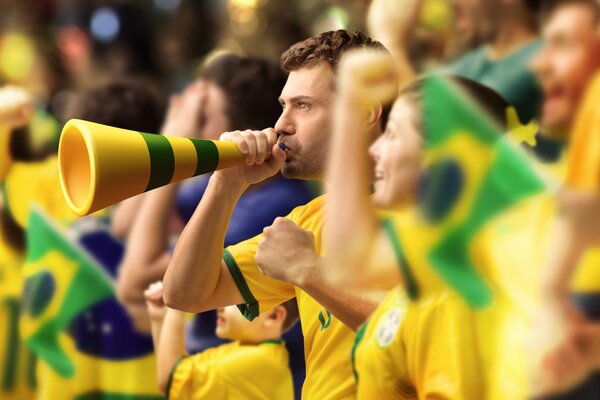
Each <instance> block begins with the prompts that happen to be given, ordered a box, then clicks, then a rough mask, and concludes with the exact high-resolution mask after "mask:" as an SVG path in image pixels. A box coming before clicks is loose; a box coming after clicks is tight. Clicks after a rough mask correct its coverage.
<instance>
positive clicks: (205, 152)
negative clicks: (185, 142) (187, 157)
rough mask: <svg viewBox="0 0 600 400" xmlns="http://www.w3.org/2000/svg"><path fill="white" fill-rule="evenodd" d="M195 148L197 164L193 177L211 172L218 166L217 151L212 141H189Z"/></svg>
mask: <svg viewBox="0 0 600 400" xmlns="http://www.w3.org/2000/svg"><path fill="white" fill-rule="evenodd" d="M189 140H190V142H192V144H193V145H194V147H195V148H196V157H198V164H197V166H196V172H195V175H202V174H205V173H207V172H212V171H214V170H216V169H217V166H218V165H219V150H218V149H217V145H216V144H215V143H214V142H213V141H212V140H200V139H189Z"/></svg>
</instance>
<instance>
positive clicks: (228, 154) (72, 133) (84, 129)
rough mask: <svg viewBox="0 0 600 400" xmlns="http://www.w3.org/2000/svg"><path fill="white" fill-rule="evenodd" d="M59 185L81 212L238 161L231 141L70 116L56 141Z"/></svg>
mask: <svg viewBox="0 0 600 400" xmlns="http://www.w3.org/2000/svg"><path fill="white" fill-rule="evenodd" d="M58 159H59V163H58V164H59V173H60V185H61V187H62V191H63V194H64V196H65V199H66V200H67V203H68V205H69V207H70V208H71V210H72V211H73V212H74V213H75V214H77V215H79V216H80V217H81V216H84V215H88V214H91V213H93V212H95V211H98V210H101V209H102V208H105V207H108V206H110V205H112V204H115V203H118V202H120V201H122V200H125V199H127V198H129V197H133V196H136V195H138V194H140V193H143V192H146V191H148V190H152V189H155V188H157V187H160V186H164V185H167V184H169V183H173V182H177V181H180V180H182V179H186V178H191V177H193V176H196V175H200V174H204V173H206V172H210V171H215V170H218V169H222V168H227V167H231V166H234V165H239V164H241V163H244V162H245V157H244V155H243V154H242V153H241V152H240V150H239V149H238V148H237V146H236V144H235V143H233V142H225V141H218V140H199V139H187V138H178V137H169V136H162V135H154V134H149V133H142V132H136V131H130V130H127V129H120V128H115V127H112V126H107V125H101V124H97V123H94V122H89V121H83V120H80V119H72V120H70V121H68V122H67V123H66V124H65V127H64V128H63V130H62V134H61V137H60V143H59V145H58Z"/></svg>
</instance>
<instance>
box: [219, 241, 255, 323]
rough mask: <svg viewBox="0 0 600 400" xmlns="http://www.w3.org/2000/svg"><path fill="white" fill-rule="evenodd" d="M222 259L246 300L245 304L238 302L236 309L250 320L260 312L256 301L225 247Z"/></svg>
mask: <svg viewBox="0 0 600 400" xmlns="http://www.w3.org/2000/svg"><path fill="white" fill-rule="evenodd" d="M223 261H225V264H226V265H227V268H229V272H231V276H232V277H233V280H234V281H235V284H236V285H237V287H238V290H239V291H240V293H241V294H242V297H243V298H244V301H245V302H246V304H238V309H239V310H240V312H241V313H242V314H243V315H244V317H246V319H248V320H250V321H252V320H253V319H254V318H256V317H258V314H259V313H260V311H259V308H258V301H257V300H256V298H254V295H253V294H252V292H251V291H250V288H249V287H248V283H246V280H245V279H244V274H242V271H240V267H239V266H238V265H237V262H236V261H235V258H233V256H232V255H231V253H230V252H229V250H227V249H223Z"/></svg>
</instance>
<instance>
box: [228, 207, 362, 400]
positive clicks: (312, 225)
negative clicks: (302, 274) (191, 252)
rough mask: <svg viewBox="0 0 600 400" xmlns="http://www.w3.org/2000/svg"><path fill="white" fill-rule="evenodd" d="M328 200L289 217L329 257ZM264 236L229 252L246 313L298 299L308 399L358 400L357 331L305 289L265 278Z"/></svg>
mask: <svg viewBox="0 0 600 400" xmlns="http://www.w3.org/2000/svg"><path fill="white" fill-rule="evenodd" d="M324 202H325V197H324V196H321V197H317V198H316V199H314V200H313V201H311V202H310V203H308V204H306V205H304V206H300V207H297V208H295V209H294V210H293V211H292V212H291V213H290V214H289V215H288V216H287V218H289V219H290V220H292V221H294V222H295V223H296V224H297V225H298V226H300V227H301V228H303V229H306V230H309V231H311V232H312V233H313V234H314V235H315V248H316V250H317V252H318V253H319V254H322V252H323V246H322V243H321V238H322V236H321V234H322V226H323V221H324V215H323V213H324V207H323V206H324ZM261 237H262V235H258V236H256V237H254V238H252V239H249V240H246V241H243V242H241V243H238V244H236V245H234V246H229V247H227V248H226V249H225V251H224V253H223V260H224V261H225V263H226V264H227V266H228V268H229V271H230V272H231V275H232V276H233V279H234V280H235V282H236V284H237V287H238V289H239V291H240V293H241V294H242V296H243V297H244V301H245V304H242V305H240V306H239V307H240V310H241V311H242V313H243V314H244V315H245V316H246V318H248V319H253V318H255V317H256V316H257V315H259V313H260V312H265V311H269V310H271V309H273V308H275V307H277V306H278V305H280V304H281V303H284V302H285V301H287V300H289V299H291V298H294V297H296V300H297V302H298V310H299V313H300V321H301V324H302V333H303V335H304V354H305V358H306V379H305V381H304V386H303V388H302V398H303V399H308V400H311V399H316V400H325V399H351V398H354V397H355V396H356V384H355V381H354V376H353V374H352V364H351V360H350V352H351V350H352V344H353V341H354V332H353V331H352V330H350V328H348V327H346V326H345V325H344V324H343V323H342V322H340V321H339V320H338V319H336V318H335V317H334V316H333V315H331V313H330V312H329V311H327V310H326V309H325V308H324V307H323V306H322V305H320V304H319V303H318V302H317V301H316V300H315V299H313V298H312V297H310V296H309V295H308V294H307V293H305V292H304V291H303V290H302V289H300V288H297V287H295V286H294V285H292V284H289V283H286V282H282V281H278V280H275V279H272V278H269V277H267V276H266V275H263V274H262V273H261V272H260V270H259V268H258V265H257V264H256V261H255V259H254V256H255V254H256V252H257V249H258V242H259V240H260V239H261Z"/></svg>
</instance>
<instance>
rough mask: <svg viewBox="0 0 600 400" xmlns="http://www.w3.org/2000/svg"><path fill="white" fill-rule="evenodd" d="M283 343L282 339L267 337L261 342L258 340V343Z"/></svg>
mask: <svg viewBox="0 0 600 400" xmlns="http://www.w3.org/2000/svg"><path fill="white" fill-rule="evenodd" d="M282 343H283V339H268V340H263V341H262V342H260V344H282Z"/></svg>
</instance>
